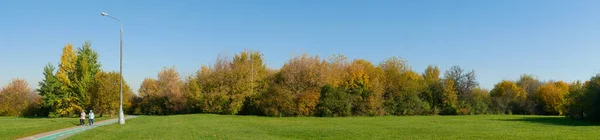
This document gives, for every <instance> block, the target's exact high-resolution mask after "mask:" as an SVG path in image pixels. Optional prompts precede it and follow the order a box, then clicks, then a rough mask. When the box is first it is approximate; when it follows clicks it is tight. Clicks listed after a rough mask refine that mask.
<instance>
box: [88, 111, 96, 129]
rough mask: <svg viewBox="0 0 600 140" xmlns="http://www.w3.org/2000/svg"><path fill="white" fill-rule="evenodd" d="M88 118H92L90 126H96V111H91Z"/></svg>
mask: <svg viewBox="0 0 600 140" xmlns="http://www.w3.org/2000/svg"><path fill="white" fill-rule="evenodd" d="M88 116H89V117H90V118H89V120H88V121H89V124H90V126H92V125H94V117H95V116H94V111H92V110H90V114H89V115H88Z"/></svg>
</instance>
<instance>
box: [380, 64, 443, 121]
mask: <svg viewBox="0 0 600 140" xmlns="http://www.w3.org/2000/svg"><path fill="white" fill-rule="evenodd" d="M380 67H381V68H382V70H383V71H384V77H385V78H386V80H385V82H384V84H385V87H384V89H385V90H384V95H383V100H384V106H385V111H386V113H387V114H391V115H418V114H428V113H430V108H431V107H430V105H429V104H428V103H427V102H423V101H422V100H421V99H420V98H419V95H420V94H421V93H422V90H423V89H424V88H425V87H424V86H423V83H424V79H423V77H422V76H421V75H420V74H418V73H416V72H414V71H412V70H411V67H410V66H408V64H406V61H405V60H402V59H400V58H396V57H392V58H389V59H387V60H386V61H383V62H382V63H381V64H380Z"/></svg>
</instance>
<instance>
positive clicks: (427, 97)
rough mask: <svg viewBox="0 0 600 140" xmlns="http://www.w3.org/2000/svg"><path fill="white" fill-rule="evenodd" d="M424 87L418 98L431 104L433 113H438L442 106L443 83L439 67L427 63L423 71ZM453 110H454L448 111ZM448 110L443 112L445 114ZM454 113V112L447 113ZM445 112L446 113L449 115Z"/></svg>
mask: <svg viewBox="0 0 600 140" xmlns="http://www.w3.org/2000/svg"><path fill="white" fill-rule="evenodd" d="M423 78H424V82H425V83H424V84H425V89H424V90H423V92H422V93H421V94H420V96H419V97H420V98H421V99H422V100H423V101H425V102H427V103H428V104H430V105H431V107H432V108H433V109H434V110H435V112H434V113H435V114H438V113H440V111H441V110H442V109H443V108H444V107H443V106H444V105H443V98H444V85H443V83H442V79H440V69H439V68H438V67H437V66H432V65H429V66H427V68H426V69H425V72H423ZM450 112H455V111H450ZM446 113H448V112H445V113H444V114H446ZM449 114H454V113H449ZM449 114H446V115H449Z"/></svg>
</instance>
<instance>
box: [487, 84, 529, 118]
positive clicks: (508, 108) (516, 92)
mask: <svg viewBox="0 0 600 140" xmlns="http://www.w3.org/2000/svg"><path fill="white" fill-rule="evenodd" d="M490 97H492V99H493V101H494V103H495V106H496V107H497V108H496V110H497V111H499V112H498V113H508V114H512V113H513V112H515V113H516V112H519V111H522V108H520V107H521V106H520V105H521V104H522V103H524V102H525V101H526V99H527V94H526V93H525V90H523V89H521V88H519V87H518V86H517V84H515V83H514V82H512V81H508V80H503V81H502V82H500V83H498V84H496V85H494V89H492V91H490Z"/></svg>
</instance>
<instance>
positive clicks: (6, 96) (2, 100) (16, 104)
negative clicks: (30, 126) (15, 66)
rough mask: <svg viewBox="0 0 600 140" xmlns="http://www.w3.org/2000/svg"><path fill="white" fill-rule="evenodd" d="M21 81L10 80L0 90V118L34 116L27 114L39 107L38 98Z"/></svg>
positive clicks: (33, 113)
mask: <svg viewBox="0 0 600 140" xmlns="http://www.w3.org/2000/svg"><path fill="white" fill-rule="evenodd" d="M32 91H33V90H31V88H30V87H29V84H27V82H26V81H25V80H23V79H18V78H16V79H12V80H11V81H10V83H9V84H8V85H6V86H4V87H2V89H0V116H35V115H37V114H36V112H29V110H35V109H37V108H38V107H39V98H40V97H39V96H38V95H36V94H35V93H33V92H32Z"/></svg>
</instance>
